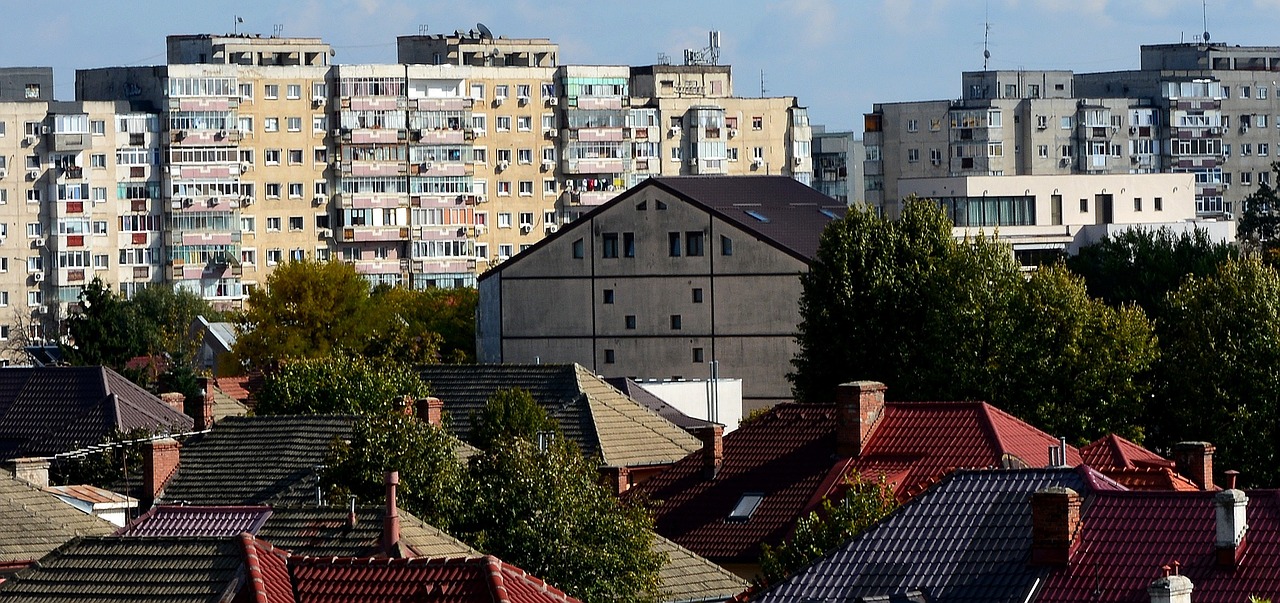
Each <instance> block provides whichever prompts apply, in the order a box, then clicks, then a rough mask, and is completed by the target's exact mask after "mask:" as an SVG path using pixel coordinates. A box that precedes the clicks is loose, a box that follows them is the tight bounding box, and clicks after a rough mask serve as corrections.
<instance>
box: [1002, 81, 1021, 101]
mask: <svg viewBox="0 0 1280 603" xmlns="http://www.w3.org/2000/svg"><path fill="white" fill-rule="evenodd" d="M1004 97H1005V98H1018V85H1017V84H1005V85H1004Z"/></svg>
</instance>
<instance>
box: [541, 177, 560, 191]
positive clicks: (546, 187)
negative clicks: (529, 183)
mask: <svg viewBox="0 0 1280 603" xmlns="http://www.w3.org/2000/svg"><path fill="white" fill-rule="evenodd" d="M556 190H557V189H556V180H555V178H547V179H546V180H543V181H542V194H544V195H554V194H556Z"/></svg>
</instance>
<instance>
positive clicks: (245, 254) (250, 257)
mask: <svg viewBox="0 0 1280 603" xmlns="http://www.w3.org/2000/svg"><path fill="white" fill-rule="evenodd" d="M240 263H242V264H248V265H250V266H256V265H257V264H258V251H257V250H256V249H241V250H240Z"/></svg>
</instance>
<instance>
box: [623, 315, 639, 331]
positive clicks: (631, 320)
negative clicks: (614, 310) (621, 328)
mask: <svg viewBox="0 0 1280 603" xmlns="http://www.w3.org/2000/svg"><path fill="white" fill-rule="evenodd" d="M623 323H624V324H625V325H626V327H627V329H628V330H635V328H636V315H635V314H628V315H626V316H625V317H623Z"/></svg>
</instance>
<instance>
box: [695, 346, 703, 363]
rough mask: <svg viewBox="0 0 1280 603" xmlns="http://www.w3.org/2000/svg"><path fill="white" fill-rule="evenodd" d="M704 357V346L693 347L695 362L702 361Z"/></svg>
mask: <svg viewBox="0 0 1280 603" xmlns="http://www.w3.org/2000/svg"><path fill="white" fill-rule="evenodd" d="M703 357H704V355H703V353H702V348H693V361H694V362H702V361H703Z"/></svg>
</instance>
